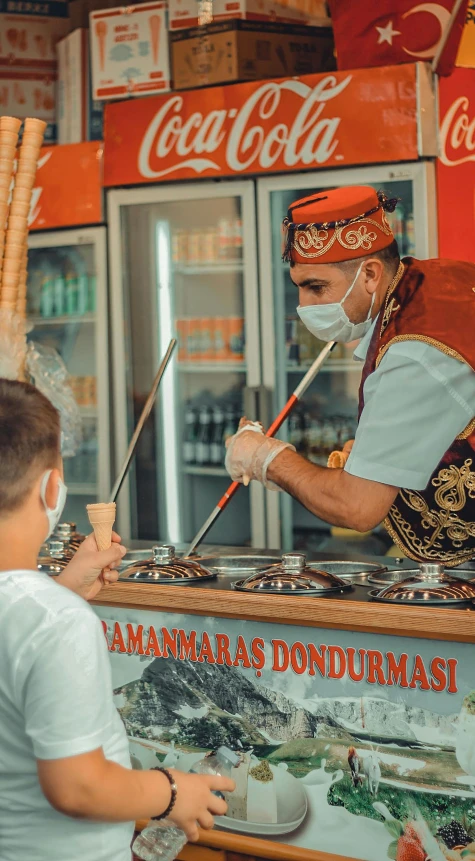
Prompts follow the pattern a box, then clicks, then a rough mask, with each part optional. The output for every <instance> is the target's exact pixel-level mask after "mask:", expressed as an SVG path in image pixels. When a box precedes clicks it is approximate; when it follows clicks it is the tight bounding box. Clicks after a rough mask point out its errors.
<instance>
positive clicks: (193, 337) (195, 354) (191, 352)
mask: <svg viewBox="0 0 475 861" xmlns="http://www.w3.org/2000/svg"><path fill="white" fill-rule="evenodd" d="M186 343H187V353H188V361H189V362H196V361H198V360H199V359H200V358H201V355H200V352H201V332H200V321H199V320H198V319H196V318H195V317H193V318H192V319H190V320H188V325H187V338H186Z"/></svg>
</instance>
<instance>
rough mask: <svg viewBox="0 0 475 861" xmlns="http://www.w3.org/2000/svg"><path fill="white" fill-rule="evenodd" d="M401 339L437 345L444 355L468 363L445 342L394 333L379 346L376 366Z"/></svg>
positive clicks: (421, 336) (420, 336)
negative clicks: (386, 341) (392, 336)
mask: <svg viewBox="0 0 475 861" xmlns="http://www.w3.org/2000/svg"><path fill="white" fill-rule="evenodd" d="M401 341H422V343H423V344H430V346H431V347H437V349H438V350H440V351H441V353H445V355H446V356H451V358H452V359H458V361H459V362H463V363H464V364H465V365H468V362H467V361H466V360H465V359H464V357H463V356H461V355H460V353H457V351H456V350H452V347H447V345H446V344H443V343H442V341H437V340H436V339H435V338H429V337H428V336H427V335H396V336H395V337H394V338H391V340H390V341H388V343H387V344H384V346H383V347H380V349H379V353H378V357H377V359H376V367H378V365H379V363H380V362H381V359H382V358H383V356H384V355H385V354H386V353H387V351H388V350H389V348H390V347H391V346H392V344H397V343H400V342H401ZM470 367H471V366H470Z"/></svg>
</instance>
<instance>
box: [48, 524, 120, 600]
mask: <svg viewBox="0 0 475 861" xmlns="http://www.w3.org/2000/svg"><path fill="white" fill-rule="evenodd" d="M126 552H127V550H126V548H125V547H122V545H121V543H120V536H119V535H117V533H115V532H113V533H112V544H111V546H110V547H109V549H108V550H98V549H97V544H96V539H95V538H94V533H92V534H91V535H88V536H87V538H85V539H84V541H83V542H82V544H80V545H79V547H78V549H77V550H76V553H75V554H74V556H73V558H72V559H71V561H70V562H69V563H68V564H67V565H66V568H65V569H64V570H63V571H62V572H61V574H60V575H59V577H57V582H58V583H61V585H62V586H66V587H67V588H68V589H71V591H72V592H76V593H77V594H78V595H81V597H82V598H85V599H86V601H92V599H93V598H95V597H96V596H97V595H98V594H99V592H100V591H101V589H102V587H103V586H104V585H106V586H108V585H111V584H112V583H115V582H116V581H117V580H118V578H119V574H118V572H117V570H116V569H117V567H118V566H119V565H120V562H121V560H122V558H123V556H125V554H126Z"/></svg>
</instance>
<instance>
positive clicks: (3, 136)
mask: <svg viewBox="0 0 475 861" xmlns="http://www.w3.org/2000/svg"><path fill="white" fill-rule="evenodd" d="M0 142H1V143H2V144H3V146H13V147H16V145H17V143H18V135H17V134H16V132H9V131H6V130H5V131H3V129H0Z"/></svg>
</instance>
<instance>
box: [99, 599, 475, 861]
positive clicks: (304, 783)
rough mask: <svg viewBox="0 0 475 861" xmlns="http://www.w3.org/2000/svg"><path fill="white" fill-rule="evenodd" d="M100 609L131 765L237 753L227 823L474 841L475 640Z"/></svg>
mask: <svg viewBox="0 0 475 861" xmlns="http://www.w3.org/2000/svg"><path fill="white" fill-rule="evenodd" d="M95 609H96V612H97V614H98V615H99V617H100V619H101V621H102V624H103V627H104V632H105V635H106V638H107V643H108V648H109V652H110V658H111V666H112V678H113V686H114V695H115V702H116V705H117V708H118V709H119V712H120V714H121V716H122V718H123V720H124V723H125V726H126V729H127V733H128V735H129V738H130V749H131V756H132V763H133V765H134V767H136V768H149V767H151V766H153V765H156V764H157V763H159V762H160V763H164V764H165V765H168V766H176V767H177V768H180V769H183V770H188V769H189V768H190V767H191V766H192V765H193V763H194V762H195V761H196V760H198V759H200V757H201V756H202V751H206V750H210V749H215V748H216V747H218V746H219V745H221V744H226V745H228V746H229V747H231V748H233V749H234V750H237V751H240V752H241V754H242V762H241V765H240V766H239V768H238V769H237V770H236V774H235V776H236V782H237V790H236V793H235V794H234V795H233V796H232V797H231V798H230V804H229V811H228V815H227V816H226V817H223V818H221V819H218V822H217V826H218V828H219V829H223V830H225V831H228V832H233V833H237V834H241V835H243V836H246V837H254V838H258V839H260V840H267V841H269V842H270V845H271V844H275V843H276V842H278V843H281V844H282V843H283V844H287V845H289V846H292V847H294V848H297V847H300V848H301V849H307V850H317V851H318V850H319V851H321V852H327V853H331V854H334V855H340V856H347V857H348V856H349V857H352V858H358V859H364V861H383V859H385V858H396V855H398V857H402V856H401V855H399V852H400V851H401V850H402V849H403V846H404V844H405V843H408V841H411V840H413V841H414V840H416V841H417V840H420V841H421V842H422V843H423V854H421V858H422V857H425V856H427V855H430V857H431V858H433V859H436V858H438V859H441V861H443V859H444V858H448V857H450V858H453V859H455V858H456V857H462V856H461V852H462V848H465V847H466V846H467V845H469V844H470V843H471V842H472V841H473V840H475V690H474V689H473V688H475V685H474V682H473V678H472V669H471V658H472V656H473V649H474V646H473V645H471V644H470V643H458V642H440V641H436V640H432V639H422V638H420V637H419V638H415V637H414V638H409V637H398V636H392V635H385V634H374V633H364V632H362V631H358V632H352V631H342V630H330V629H324V628H310V627H303V626H298V625H283V624H279V623H277V622H276V623H262V622H258V621H243V620H241V619H229V618H226V619H225V618H219V617H205V616H198V615H191V614H178V613H170V612H161V611H152V610H142V609H130V608H125V607H112V606H96V608H95ZM454 821H455V822H456V823H458V824H457V826H456V827H455V831H454V826H453V823H454ZM451 823H452V826H451V828H447V826H449V825H450V824H451ZM454 833H455V834H456V836H457V840H458V843H457V844H453V837H452V836H451V835H453V834H454ZM415 835H416V836H415ZM401 841H402V843H401ZM454 846H458V847H459V848H455V850H454ZM408 847H409V848H411V844H410V843H408ZM460 847H461V848H460ZM412 849H413V850H414V851H415V847H414V845H412ZM451 851H452V852H454V851H455V853H459V855H457V856H456V855H453V854H452V855H450V852H451ZM447 853H449V854H447ZM411 857H412V856H411ZM414 857H416V856H414Z"/></svg>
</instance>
